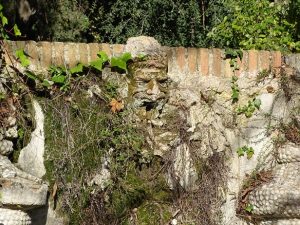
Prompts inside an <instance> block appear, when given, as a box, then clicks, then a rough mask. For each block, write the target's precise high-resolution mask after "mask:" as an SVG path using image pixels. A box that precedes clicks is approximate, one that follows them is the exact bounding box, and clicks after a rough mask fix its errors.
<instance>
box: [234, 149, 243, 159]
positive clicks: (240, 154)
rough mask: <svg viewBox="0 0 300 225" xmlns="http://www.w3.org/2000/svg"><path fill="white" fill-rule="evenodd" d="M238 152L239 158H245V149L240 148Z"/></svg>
mask: <svg viewBox="0 0 300 225" xmlns="http://www.w3.org/2000/svg"><path fill="white" fill-rule="evenodd" d="M236 152H237V154H238V156H239V157H241V156H244V151H243V148H238V150H237V151H236Z"/></svg>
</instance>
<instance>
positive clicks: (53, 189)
mask: <svg viewBox="0 0 300 225" xmlns="http://www.w3.org/2000/svg"><path fill="white" fill-rule="evenodd" d="M56 194H57V183H56V182H55V183H54V184H53V188H52V198H53V199H54V198H55V196H56Z"/></svg>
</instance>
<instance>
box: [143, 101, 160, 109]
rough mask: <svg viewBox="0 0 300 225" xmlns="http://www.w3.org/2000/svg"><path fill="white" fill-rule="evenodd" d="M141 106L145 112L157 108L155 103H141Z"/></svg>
mask: <svg viewBox="0 0 300 225" xmlns="http://www.w3.org/2000/svg"><path fill="white" fill-rule="evenodd" d="M141 106H142V107H145V108H146V111H150V110H152V109H154V108H156V107H157V103H156V102H143V104H142V105H141Z"/></svg>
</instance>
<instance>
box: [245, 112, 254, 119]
mask: <svg viewBox="0 0 300 225" xmlns="http://www.w3.org/2000/svg"><path fill="white" fill-rule="evenodd" d="M252 114H253V112H251V111H246V112H245V116H246V117H247V118H250V117H251V116H252Z"/></svg>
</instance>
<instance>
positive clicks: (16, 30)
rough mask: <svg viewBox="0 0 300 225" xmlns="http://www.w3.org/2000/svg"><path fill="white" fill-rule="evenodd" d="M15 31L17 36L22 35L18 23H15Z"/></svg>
mask: <svg viewBox="0 0 300 225" xmlns="http://www.w3.org/2000/svg"><path fill="white" fill-rule="evenodd" d="M14 33H15V35H16V36H21V31H20V30H19V28H18V26H17V24H15V25H14Z"/></svg>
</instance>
